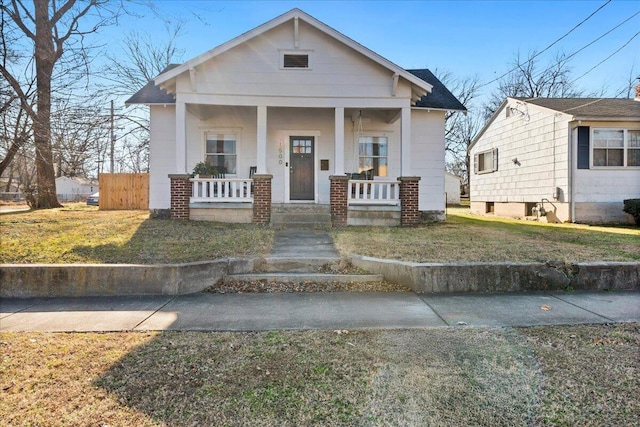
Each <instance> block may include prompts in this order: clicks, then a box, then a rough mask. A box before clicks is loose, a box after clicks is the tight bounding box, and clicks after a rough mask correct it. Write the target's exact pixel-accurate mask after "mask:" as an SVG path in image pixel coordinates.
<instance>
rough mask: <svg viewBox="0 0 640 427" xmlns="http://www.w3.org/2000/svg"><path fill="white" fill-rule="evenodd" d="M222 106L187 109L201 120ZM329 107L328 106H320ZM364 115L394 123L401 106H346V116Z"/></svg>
mask: <svg viewBox="0 0 640 427" xmlns="http://www.w3.org/2000/svg"><path fill="white" fill-rule="evenodd" d="M218 108H220V106H219V105H206V104H187V110H188V111H189V113H191V114H193V115H194V116H196V117H197V118H198V119H200V120H209V119H212V118H214V117H215V116H216V109H218ZM270 108H278V109H283V108H292V109H300V108H297V107H270ZM255 109H256V107H245V106H237V105H229V106H225V110H227V111H228V110H235V111H238V112H240V111H241V110H245V111H247V110H251V111H255ZM306 109H318V108H316V107H306ZM320 109H327V108H320ZM360 115H362V120H363V122H365V123H366V122H369V121H372V120H373V121H384V122H386V123H394V122H396V121H397V120H398V119H399V118H400V109H399V108H345V109H344V117H345V118H348V119H351V121H352V122H355V121H357V120H358V119H359V118H360Z"/></svg>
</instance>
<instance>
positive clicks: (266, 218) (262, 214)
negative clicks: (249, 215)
mask: <svg viewBox="0 0 640 427" xmlns="http://www.w3.org/2000/svg"><path fill="white" fill-rule="evenodd" d="M272 179H273V175H268V174H260V175H258V174H254V175H253V223H254V224H263V225H268V224H270V223H271V180H272Z"/></svg>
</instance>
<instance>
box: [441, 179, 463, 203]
mask: <svg viewBox="0 0 640 427" xmlns="http://www.w3.org/2000/svg"><path fill="white" fill-rule="evenodd" d="M444 189H445V192H446V193H447V203H449V204H454V205H455V204H459V203H460V178H459V177H457V176H455V175H454V174H451V173H449V172H445V174H444Z"/></svg>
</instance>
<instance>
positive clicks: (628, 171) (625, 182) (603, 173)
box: [574, 122, 640, 209]
mask: <svg viewBox="0 0 640 427" xmlns="http://www.w3.org/2000/svg"><path fill="white" fill-rule="evenodd" d="M582 126H589V127H590V128H591V130H592V131H593V128H607V127H609V128H614V129H640V125H639V124H638V123H632V122H609V123H606V124H602V123H598V122H583V123H582ZM575 145H576V144H574V146H575ZM590 147H593V144H590ZM575 152H576V148H574V153H575ZM574 192H575V201H576V203H620V206H621V207H620V209H622V201H623V200H624V199H631V198H637V197H640V168H638V167H636V168H628V167H627V168H591V169H575V189H574Z"/></svg>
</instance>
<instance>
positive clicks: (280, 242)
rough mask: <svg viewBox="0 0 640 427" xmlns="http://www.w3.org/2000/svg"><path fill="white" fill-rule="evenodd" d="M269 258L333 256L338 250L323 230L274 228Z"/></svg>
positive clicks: (336, 254) (335, 255)
mask: <svg viewBox="0 0 640 427" xmlns="http://www.w3.org/2000/svg"><path fill="white" fill-rule="evenodd" d="M273 240H274V241H273V247H272V248H271V253H270V254H269V258H335V259H338V258H339V255H338V251H336V248H335V246H334V245H333V239H331V236H329V233H327V232H326V231H323V230H305V229H285V230H276V232H275V234H274V239H273Z"/></svg>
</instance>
